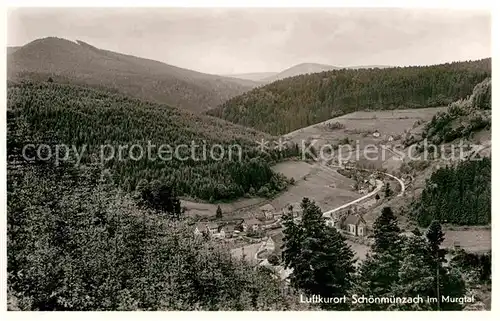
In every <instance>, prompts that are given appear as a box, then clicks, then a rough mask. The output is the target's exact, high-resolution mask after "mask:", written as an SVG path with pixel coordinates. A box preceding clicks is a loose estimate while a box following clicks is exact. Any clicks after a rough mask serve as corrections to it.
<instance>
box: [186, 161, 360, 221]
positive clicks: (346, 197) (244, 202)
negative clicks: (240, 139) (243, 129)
mask: <svg viewBox="0 0 500 321" xmlns="http://www.w3.org/2000/svg"><path fill="white" fill-rule="evenodd" d="M273 170H274V171H275V172H278V173H282V174H284V175H285V176H286V177H289V178H291V177H293V178H294V180H295V184H294V185H290V186H289V187H288V189H287V190H286V191H284V192H282V193H280V194H279V195H278V196H276V197H275V198H274V199H271V200H266V199H264V198H258V197H256V198H249V199H240V200H237V201H235V202H231V203H220V204H210V203H202V202H193V201H189V200H182V201H181V203H182V206H184V207H185V208H186V215H188V216H196V215H198V216H213V215H215V211H216V210H217V205H220V207H221V209H222V212H223V214H228V215H229V217H238V218H240V217H242V218H243V217H248V216H250V215H251V213H252V212H255V210H256V209H257V208H258V207H259V206H261V205H263V204H266V203H270V204H272V205H273V206H274V207H275V208H276V209H278V210H279V209H282V208H284V207H286V206H287V205H288V204H290V203H296V202H300V201H302V198H304V197H309V198H310V199H313V200H314V201H316V203H317V204H318V205H319V206H320V207H321V209H322V210H328V209H331V208H333V207H336V206H340V205H342V204H344V203H347V202H350V201H352V200H354V199H356V198H359V197H360V196H361V195H359V194H358V193H356V192H354V191H352V188H351V185H352V184H354V181H353V180H351V179H349V178H347V177H345V176H342V175H340V174H339V173H337V172H336V171H334V170H328V169H325V168H321V167H320V166H319V165H318V164H314V165H312V164H309V163H306V162H302V161H286V162H283V163H280V164H277V165H275V166H274V167H273Z"/></svg>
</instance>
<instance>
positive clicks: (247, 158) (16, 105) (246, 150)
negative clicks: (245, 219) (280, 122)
mask: <svg viewBox="0 0 500 321" xmlns="http://www.w3.org/2000/svg"><path fill="white" fill-rule="evenodd" d="M7 97H8V105H7V108H8V120H7V122H8V125H9V141H8V150H9V155H10V154H12V153H14V154H16V153H17V154H19V153H21V148H22V144H21V145H19V144H20V142H21V143H22V142H24V143H30V144H35V146H38V144H48V145H49V146H52V148H55V146H56V145H60V144H64V145H65V146H68V148H71V150H69V154H70V155H69V156H71V158H72V159H76V160H77V161H78V162H79V163H81V164H87V165H93V166H98V167H103V168H104V169H108V170H109V173H110V175H111V176H112V177H113V179H114V180H115V181H116V182H117V183H118V184H119V185H120V186H122V187H123V188H124V189H125V190H126V191H133V190H134V189H136V188H137V186H138V185H144V184H146V183H148V182H151V181H153V180H154V181H159V182H160V183H163V184H167V185H169V186H171V187H172V188H174V189H175V190H176V191H177V193H178V194H179V195H183V196H190V197H194V198H199V199H204V200H209V201H215V200H227V199H234V198H238V197H242V196H245V195H252V194H255V193H258V192H259V191H260V190H261V189H262V190H263V191H265V192H266V193H265V194H266V195H265V196H268V195H272V194H273V193H274V192H277V191H279V190H282V189H283V188H285V187H286V185H287V183H286V181H285V178H284V177H283V176H281V175H278V174H275V173H274V172H273V171H272V170H271V169H270V166H272V164H273V162H274V161H276V160H278V159H279V158H281V157H287V156H291V155H292V154H293V153H295V154H296V153H297V152H298V151H297V150H294V151H288V150H284V151H282V152H280V153H278V151H276V153H273V152H272V151H270V153H269V154H262V153H261V152H259V151H258V150H257V149H256V145H255V142H256V141H257V140H260V139H273V138H272V137H271V136H269V135H267V134H263V133H260V132H257V131H255V130H251V129H248V128H244V127H241V126H238V125H234V124H231V123H228V122H226V121H223V120H221V119H217V118H214V117H210V116H205V115H198V114H193V113H189V112H185V111H183V110H180V109H179V108H174V107H170V106H168V105H162V104H156V103H152V102H145V101H141V100H138V99H131V98H128V97H125V96H122V95H120V94H110V93H108V92H105V91H98V90H94V89H88V88H83V87H78V86H73V85H61V84H55V83H52V84H51V83H41V84H29V83H28V84H26V83H24V84H15V83H12V84H9V86H8V93H7ZM18 136H21V138H19V137H18ZM16 140H17V142H18V143H15V142H16ZM16 144H17V145H16ZM133 146H135V147H133ZM150 146H151V147H150ZM161 146H164V147H163V148H162V147H161ZM61 148H62V147H61ZM30 150H31V153H32V154H33V153H35V149H34V148H32V149H30ZM64 151H65V150H62V151H61V153H62V152H64ZM77 151H78V153H79V154H80V155H77V154H76V152H77ZM52 152H54V150H53V151H52ZM212 155H213V156H212ZM61 156H62V155H61ZM80 156H81V157H80ZM48 162H55V158H54V157H52V158H50V159H49V160H48Z"/></svg>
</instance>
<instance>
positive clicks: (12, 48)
mask: <svg viewBox="0 0 500 321" xmlns="http://www.w3.org/2000/svg"><path fill="white" fill-rule="evenodd" d="M19 48H21V47H20V46H17V47H16V46H11V47H7V54H11V53H13V52H16V51H17V49H19Z"/></svg>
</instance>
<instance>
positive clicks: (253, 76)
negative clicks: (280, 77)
mask: <svg viewBox="0 0 500 321" xmlns="http://www.w3.org/2000/svg"><path fill="white" fill-rule="evenodd" d="M277 74H278V73H277V72H251V73H245V74H230V75H223V76H225V77H233V78H239V79H246V80H252V81H258V82H260V81H264V79H266V78H270V77H272V76H274V75H277Z"/></svg>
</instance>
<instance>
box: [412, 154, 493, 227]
mask: <svg viewBox="0 0 500 321" xmlns="http://www.w3.org/2000/svg"><path fill="white" fill-rule="evenodd" d="M413 211H414V215H412V216H413V217H416V220H417V222H418V223H419V224H420V225H421V226H427V225H429V224H430V223H431V221H432V220H438V221H439V222H442V223H450V224H456V225H486V224H490V222H491V159H490V158H483V159H482V160H469V161H464V162H461V163H459V164H457V165H456V166H448V167H445V168H440V169H438V170H437V171H435V172H434V173H433V174H432V176H431V177H430V179H429V180H428V181H427V183H426V187H425V189H424V190H423V192H422V195H421V198H420V199H419V200H418V201H417V202H415V204H413Z"/></svg>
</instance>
